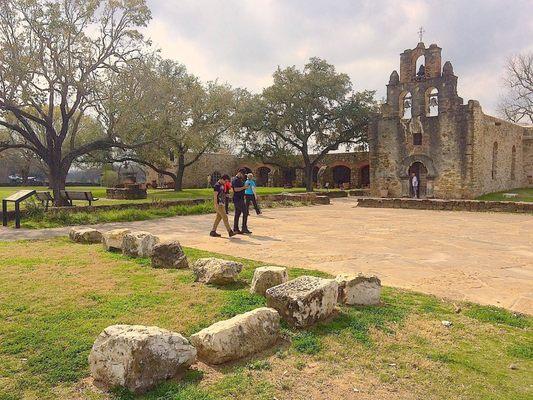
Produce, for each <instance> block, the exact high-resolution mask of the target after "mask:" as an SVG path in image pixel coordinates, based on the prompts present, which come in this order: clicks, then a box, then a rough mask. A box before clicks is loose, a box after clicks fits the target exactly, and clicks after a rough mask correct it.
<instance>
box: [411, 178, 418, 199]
mask: <svg viewBox="0 0 533 400" xmlns="http://www.w3.org/2000/svg"><path fill="white" fill-rule="evenodd" d="M411 188H412V190H413V197H414V198H415V199H418V178H417V177H416V173H414V172H413V173H411Z"/></svg>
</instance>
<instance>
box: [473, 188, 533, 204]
mask: <svg viewBox="0 0 533 400" xmlns="http://www.w3.org/2000/svg"><path fill="white" fill-rule="evenodd" d="M504 193H517V194H518V196H517V197H505V196H504ZM477 200H490V201H527V202H533V188H522V189H511V190H506V191H504V192H497V193H489V194H485V195H483V196H480V197H478V198H477Z"/></svg>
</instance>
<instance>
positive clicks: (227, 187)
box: [223, 175, 231, 214]
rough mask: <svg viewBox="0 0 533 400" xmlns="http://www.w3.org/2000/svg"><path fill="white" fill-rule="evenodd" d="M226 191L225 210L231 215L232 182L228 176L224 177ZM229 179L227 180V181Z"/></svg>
mask: <svg viewBox="0 0 533 400" xmlns="http://www.w3.org/2000/svg"><path fill="white" fill-rule="evenodd" d="M223 178H224V189H225V190H226V201H225V208H226V214H229V199H230V196H231V194H230V191H231V181H230V178H229V176H228V175H224V176H223ZM226 178H227V179H226Z"/></svg>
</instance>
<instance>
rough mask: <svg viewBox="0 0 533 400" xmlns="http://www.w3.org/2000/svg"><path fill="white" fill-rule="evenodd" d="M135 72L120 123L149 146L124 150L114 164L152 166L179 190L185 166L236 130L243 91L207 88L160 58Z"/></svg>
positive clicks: (178, 66) (138, 66)
mask: <svg viewBox="0 0 533 400" xmlns="http://www.w3.org/2000/svg"><path fill="white" fill-rule="evenodd" d="M141 64H142V65H141ZM130 72H131V73H130V74H128V75H124V78H125V79H123V81H122V83H121V85H120V86H121V87H122V88H123V89H122V96H121V100H120V101H119V102H118V104H117V108H116V109H117V114H116V115H118V119H119V120H120V122H119V123H118V125H119V126H120V130H121V131H124V132H128V135H133V136H135V137H142V138H143V140H146V142H147V145H145V146H143V147H138V148H136V149H134V150H128V151H124V152H119V154H115V156H114V157H113V161H133V162H137V163H139V164H143V165H145V166H148V167H150V168H152V169H153V170H154V171H156V172H158V173H160V174H163V175H167V176H169V177H171V178H172V180H173V181H174V189H175V190H176V191H180V190H182V181H183V174H184V172H185V170H186V168H188V167H190V166H191V165H193V164H194V163H196V162H197V161H198V160H199V159H200V157H201V156H202V155H203V154H204V153H206V152H208V151H215V150H217V149H219V148H220V147H221V145H222V144H223V141H224V138H225V137H226V134H227V133H228V132H230V131H231V130H232V129H233V127H234V125H235V119H234V115H235V110H236V103H237V98H238V93H237V92H236V91H234V90H232V89H231V87H229V86H228V85H222V84H219V83H217V82H208V83H207V84H202V83H201V82H200V81H199V80H198V78H196V77H195V76H193V75H191V74H189V73H188V72H187V70H186V68H185V67H184V66H183V65H181V64H178V63H176V62H174V61H171V60H160V59H159V58H157V57H153V58H152V59H151V60H150V61H149V62H142V63H137V64H136V65H134V66H132V68H131V69H130ZM132 99H133V100H132Z"/></svg>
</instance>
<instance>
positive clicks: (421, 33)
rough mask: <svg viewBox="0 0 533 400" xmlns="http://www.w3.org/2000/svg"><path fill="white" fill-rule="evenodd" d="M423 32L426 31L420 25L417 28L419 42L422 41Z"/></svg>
mask: <svg viewBox="0 0 533 400" xmlns="http://www.w3.org/2000/svg"><path fill="white" fill-rule="evenodd" d="M424 33H426V31H425V30H424V27H422V26H421V27H420V29H419V30H418V37H419V38H420V42H421V41H422V38H423V37H424Z"/></svg>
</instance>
